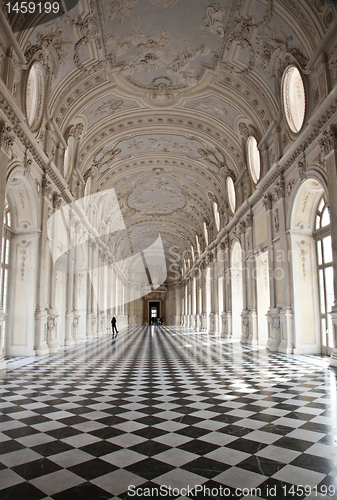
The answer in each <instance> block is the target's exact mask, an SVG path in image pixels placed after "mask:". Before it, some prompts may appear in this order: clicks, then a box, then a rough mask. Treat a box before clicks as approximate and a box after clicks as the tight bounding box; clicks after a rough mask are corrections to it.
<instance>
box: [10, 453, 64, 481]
mask: <svg viewBox="0 0 337 500" xmlns="http://www.w3.org/2000/svg"><path fill="white" fill-rule="evenodd" d="M61 469H62V467H60V466H59V465H57V464H55V463H54V462H52V461H51V460H48V459H47V458H41V459H40V460H34V461H33V462H28V463H26V464H22V465H18V466H16V467H12V470H13V471H14V472H16V473H17V474H19V475H20V476H22V477H23V478H24V479H26V481H30V480H31V479H35V478H36V477H40V476H44V475H45V474H50V473H52V472H56V471H58V470H61Z"/></svg>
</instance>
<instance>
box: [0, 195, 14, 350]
mask: <svg viewBox="0 0 337 500" xmlns="http://www.w3.org/2000/svg"><path fill="white" fill-rule="evenodd" d="M3 229H4V230H3V236H2V248H1V269H0V272H1V275H0V304H1V306H2V309H3V311H4V313H6V312H7V297H8V274H9V250H10V239H11V237H12V230H11V213H10V210H9V205H8V201H7V199H6V201H5V210H4V228H3ZM5 328H6V319H5V321H4V324H3V328H2V338H1V339H0V347H1V348H2V347H3V345H4V338H5Z"/></svg>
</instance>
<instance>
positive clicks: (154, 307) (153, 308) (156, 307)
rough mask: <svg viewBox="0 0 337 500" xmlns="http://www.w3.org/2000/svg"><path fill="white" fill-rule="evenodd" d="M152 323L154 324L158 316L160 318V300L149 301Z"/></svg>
mask: <svg viewBox="0 0 337 500" xmlns="http://www.w3.org/2000/svg"><path fill="white" fill-rule="evenodd" d="M149 318H150V325H153V323H154V322H155V319H156V318H160V302H149Z"/></svg>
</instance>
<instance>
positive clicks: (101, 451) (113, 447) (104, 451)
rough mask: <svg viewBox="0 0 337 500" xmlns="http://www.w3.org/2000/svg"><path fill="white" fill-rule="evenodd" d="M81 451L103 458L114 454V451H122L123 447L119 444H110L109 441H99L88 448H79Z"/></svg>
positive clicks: (87, 446)
mask: <svg viewBox="0 0 337 500" xmlns="http://www.w3.org/2000/svg"><path fill="white" fill-rule="evenodd" d="M79 449H80V450H82V451H84V452H86V453H90V455H93V456H94V457H102V456H104V455H108V454H109V453H113V452H114V451H117V450H120V449H121V447H120V446H117V444H113V443H109V442H108V441H98V442H97V443H91V444H88V445H86V446H82V447H81V448H79Z"/></svg>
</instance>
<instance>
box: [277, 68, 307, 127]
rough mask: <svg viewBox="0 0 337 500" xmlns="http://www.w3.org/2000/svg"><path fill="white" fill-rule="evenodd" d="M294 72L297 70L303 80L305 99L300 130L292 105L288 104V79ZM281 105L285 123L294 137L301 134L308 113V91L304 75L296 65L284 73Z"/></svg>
mask: <svg viewBox="0 0 337 500" xmlns="http://www.w3.org/2000/svg"><path fill="white" fill-rule="evenodd" d="M293 70H296V71H297V72H298V74H299V76H300V78H301V82H302V86H303V98H304V109H303V118H302V123H301V126H300V127H299V129H298V130H297V128H296V127H295V125H294V119H293V113H292V112H291V109H290V108H291V106H290V103H288V104H287V100H286V92H288V95H289V89H286V85H287V79H288V75H289V73H290V72H291V71H293ZM288 100H289V99H288ZM281 103H282V111H283V116H284V119H285V122H286V124H287V128H288V130H289V131H290V132H291V134H293V135H297V134H299V133H300V132H301V130H302V129H303V125H304V121H305V115H306V112H307V91H306V86H305V81H304V78H303V75H302V73H301V71H300V69H299V68H298V66H296V64H290V65H289V66H287V67H286V69H285V70H284V71H283V75H282V80H281ZM289 116H290V119H289ZM292 124H293V127H292Z"/></svg>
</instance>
